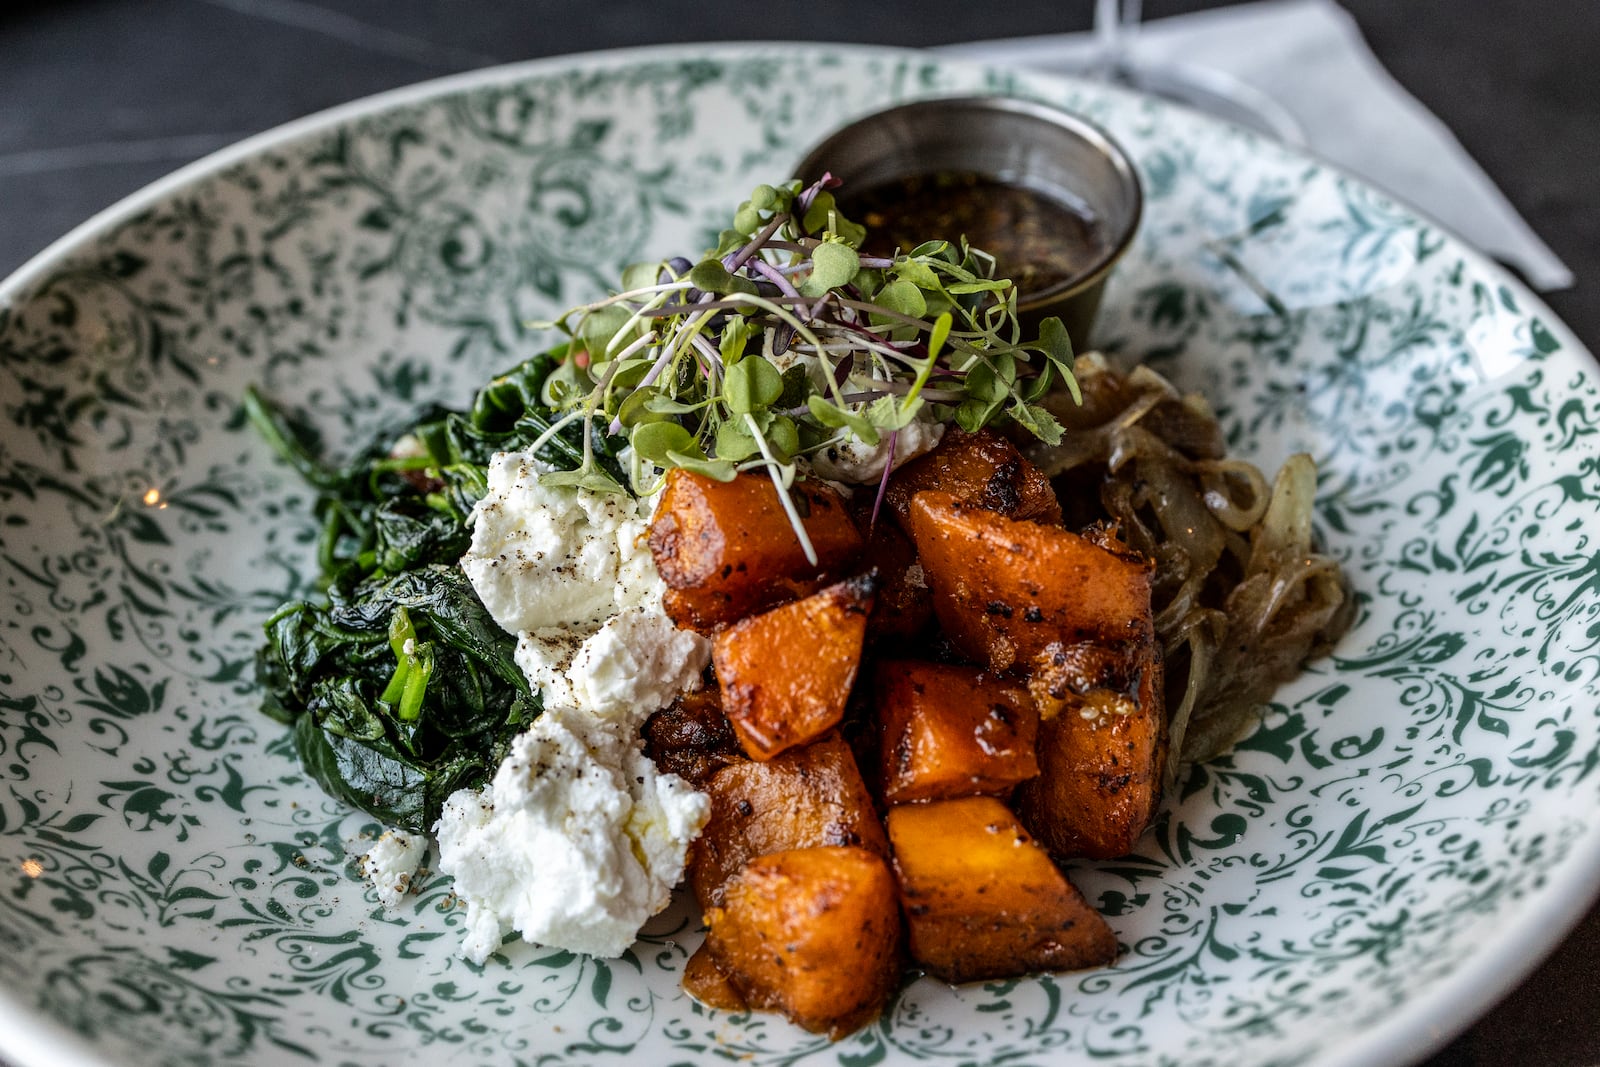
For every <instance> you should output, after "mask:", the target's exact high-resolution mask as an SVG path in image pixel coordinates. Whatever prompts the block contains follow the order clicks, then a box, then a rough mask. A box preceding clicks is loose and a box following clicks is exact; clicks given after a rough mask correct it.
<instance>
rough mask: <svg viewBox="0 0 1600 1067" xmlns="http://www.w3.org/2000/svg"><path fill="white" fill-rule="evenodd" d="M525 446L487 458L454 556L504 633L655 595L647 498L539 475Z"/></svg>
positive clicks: (595, 614) (570, 621)
mask: <svg viewBox="0 0 1600 1067" xmlns="http://www.w3.org/2000/svg"><path fill="white" fill-rule="evenodd" d="M547 469H548V468H547V467H546V466H545V465H544V464H543V463H541V462H539V461H538V460H537V459H535V458H534V457H533V456H532V455H529V454H526V453H521V452H501V453H499V454H497V455H496V456H495V457H494V458H493V459H492V460H490V462H489V473H488V492H486V493H485V494H484V496H483V498H482V499H481V500H479V501H478V504H477V506H476V507H475V508H474V509H473V513H472V545H471V547H470V548H468V550H467V554H466V555H465V556H464V557H463V558H462V560H461V569H462V570H463V571H465V572H466V575H467V578H468V579H469V580H470V581H471V582H472V587H473V589H475V590H477V593H478V598H479V599H480V600H482V601H483V606H484V607H485V608H487V609H488V611H489V614H490V615H491V616H492V617H493V618H494V621H495V622H497V623H499V624H500V626H501V628H502V629H504V630H506V631H507V632H508V633H521V632H522V631H524V630H538V629H540V628H542V627H550V626H573V625H580V624H587V623H600V622H603V621H605V620H606V619H607V618H609V617H610V616H612V615H613V614H615V613H616V612H617V611H618V610H619V609H621V608H625V607H630V606H632V605H634V604H637V603H639V602H641V601H642V600H644V599H646V598H648V597H649V596H650V595H651V594H652V593H655V594H656V595H658V596H659V588H660V586H661V579H660V577H659V576H658V575H657V574H656V573H655V566H654V563H653V561H652V560H651V558H650V550H649V547H648V546H647V545H645V543H644V537H645V533H646V530H647V528H648V524H649V520H650V509H649V505H648V504H646V503H645V502H642V501H638V500H635V499H634V498H633V497H630V496H626V495H624V494H621V493H595V492H591V491H589V490H587V489H576V488H567V487H557V486H545V485H542V484H540V482H539V475H540V474H541V473H544V472H545V471H546V470H547Z"/></svg>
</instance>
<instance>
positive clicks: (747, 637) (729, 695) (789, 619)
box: [711, 575, 876, 760]
mask: <svg viewBox="0 0 1600 1067" xmlns="http://www.w3.org/2000/svg"><path fill="white" fill-rule="evenodd" d="M875 586H876V579H875V578H873V577H872V576H870V575H863V576H859V577H856V578H850V579H847V580H845V581H843V582H839V583H837V584H835V585H831V586H829V587H828V588H826V589H824V590H822V591H821V592H820V593H814V594H812V595H811V596H808V597H806V598H805V599H804V600H797V601H795V602H794V603H793V604H785V605H784V606H783V607H780V608H773V609H772V610H771V611H768V612H764V613H763V614H760V615H752V616H750V617H749V618H746V619H742V620H740V621H739V622H737V623H735V624H734V625H732V626H730V627H728V628H727V629H726V630H723V631H722V632H720V633H719V634H717V636H716V638H715V640H714V641H713V642H712V645H711V663H712V666H713V667H714V668H715V669H716V673H717V682H718V684H719V685H721V687H722V710H723V713H724V714H726V715H727V717H728V722H730V723H731V724H732V725H733V732H734V734H735V736H737V737H738V738H739V743H740V744H741V745H742V746H743V747H744V750H745V752H746V753H747V754H748V755H749V756H750V758H751V759H758V760H766V759H771V758H772V757H773V756H776V755H777V754H778V753H780V752H783V751H784V750H786V749H790V748H793V747H795V746H796V745H803V744H805V743H806V742H808V741H810V740H812V739H813V738H815V737H819V736H821V735H822V734H824V733H826V732H827V731H829V730H831V729H833V728H834V727H835V726H837V725H838V723H839V720H840V719H841V718H843V717H844V707H845V703H846V701H848V700H849V699H850V687H851V686H852V685H854V684H855V680H856V671H857V670H858V669H859V667H860V666H861V648H862V644H863V642H864V641H865V639H866V635H867V617H868V615H869V614H870V613H871V612H872V597H873V590H874V588H875Z"/></svg>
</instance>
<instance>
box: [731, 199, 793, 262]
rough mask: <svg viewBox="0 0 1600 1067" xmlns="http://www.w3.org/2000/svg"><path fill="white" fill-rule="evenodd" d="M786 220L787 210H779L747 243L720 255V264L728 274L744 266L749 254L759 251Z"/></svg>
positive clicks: (787, 218)
mask: <svg viewBox="0 0 1600 1067" xmlns="http://www.w3.org/2000/svg"><path fill="white" fill-rule="evenodd" d="M788 221H789V213H788V212H787V211H780V212H778V213H777V214H776V215H774V216H772V221H771V222H769V223H767V224H766V225H765V226H763V227H762V228H761V232H760V233H758V234H756V235H755V236H754V237H752V238H751V239H750V243H749V244H747V245H745V246H744V247H743V248H741V249H739V250H738V251H737V252H730V253H728V254H727V255H726V256H724V257H722V266H723V267H724V269H726V270H727V272H728V273H729V274H732V273H734V272H735V271H737V270H738V269H739V268H740V267H742V266H744V265H745V264H746V263H747V262H749V260H750V257H751V256H753V255H755V254H756V253H757V252H759V251H761V248H762V246H763V245H765V244H766V243H767V241H769V240H770V239H771V238H772V235H773V234H775V233H777V232H778V229H779V227H781V226H782V225H783V224H784V223H785V222H788Z"/></svg>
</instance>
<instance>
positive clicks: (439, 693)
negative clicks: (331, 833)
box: [245, 347, 623, 832]
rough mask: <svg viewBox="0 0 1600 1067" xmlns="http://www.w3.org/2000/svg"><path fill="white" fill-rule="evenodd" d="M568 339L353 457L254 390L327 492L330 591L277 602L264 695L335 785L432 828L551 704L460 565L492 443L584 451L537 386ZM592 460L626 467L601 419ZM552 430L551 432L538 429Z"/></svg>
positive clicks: (287, 453)
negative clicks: (327, 446)
mask: <svg viewBox="0 0 1600 1067" xmlns="http://www.w3.org/2000/svg"><path fill="white" fill-rule="evenodd" d="M564 354H565V348H564V347H560V348H556V349H554V350H552V351H551V352H548V353H545V354H542V355H540V356H537V357H535V358H534V359H531V360H528V361H526V362H524V363H522V364H520V365H518V366H517V367H515V368H513V369H512V370H510V371H509V372H507V373H505V374H503V375H501V376H499V377H497V378H495V379H494V380H493V381H491V382H490V383H489V384H488V385H487V386H485V387H484V388H483V389H482V390H480V391H479V392H478V394H477V396H476V397H475V398H474V400H473V403H472V406H471V408H470V409H468V410H466V411H452V410H448V409H445V408H440V407H433V408H429V409H427V410H425V411H423V412H421V413H420V414H419V415H417V416H416V417H414V418H413V419H412V420H411V421H409V422H408V423H407V424H405V425H403V426H401V427H398V428H393V429H389V430H386V431H384V432H381V433H379V434H378V435H377V436H376V437H375V439H374V440H373V442H372V443H371V444H370V445H368V446H367V447H366V448H365V449H363V450H362V451H361V452H359V453H358V454H357V455H356V456H355V457H354V458H352V459H351V460H350V461H348V462H347V463H346V464H345V465H344V466H342V467H337V468H336V467H333V466H330V465H329V464H328V463H327V462H326V461H325V460H324V459H323V458H322V447H321V444H320V442H319V441H318V440H317V438H316V436H315V434H314V433H312V432H310V431H309V430H308V429H306V428H305V427H304V426H303V425H302V424H301V423H300V422H299V421H297V420H296V419H295V418H294V417H293V416H291V415H290V414H288V413H287V412H285V411H283V410H281V409H279V408H278V407H277V406H275V405H274V404H272V403H271V402H270V401H268V400H267V399H266V398H265V397H263V396H262V395H261V394H259V393H258V392H255V391H251V392H250V393H248V394H247V396H246V398H245V408H246V411H247V413H248V414H249V416H250V419H251V421H252V422H253V423H254V424H255V425H256V427H257V428H258V429H259V430H260V431H261V432H262V434H263V435H264V436H265V437H266V438H267V440H268V441H269V442H271V443H272V445H273V447H274V448H275V449H276V450H277V451H278V452H279V453H280V454H281V455H282V456H283V457H284V458H285V459H286V460H288V461H289V462H290V463H291V464H293V465H294V467H295V468H296V469H297V470H298V471H299V472H300V473H301V475H302V476H303V477H304V478H305V479H306V481H307V482H309V483H310V484H311V485H312V486H313V487H314V488H315V489H316V490H317V492H318V497H317V504H316V514H317V516H318V518H319V519H320V520H321V522H322V534H321V537H320V539H319V542H318V563H319V566H320V572H321V577H320V581H319V586H320V589H321V592H322V594H323V595H322V596H320V597H318V598H315V599H302V600H294V601H291V602H289V603H287V604H284V605H283V606H282V607H281V608H279V609H278V611H277V612H276V613H274V614H273V616H272V617H271V618H270V619H269V620H268V621H267V623H266V631H267V641H266V644H265V645H264V646H263V647H262V648H261V650H260V652H259V654H258V656H257V673H258V677H259V679H260V681H261V683H262V686H263V688H264V690H265V691H266V697H265V704H264V709H263V710H265V711H266V712H267V714H269V715H271V716H272V717H273V718H275V719H277V720H279V721H281V722H284V723H287V724H292V725H293V727H294V741H295V746H296V748H297V749H298V750H299V754H300V758H301V760H302V762H303V764H304V766H305V768H306V770H307V772H308V773H310V774H311V776H312V777H313V778H315V779H316V781H317V782H318V784H320V785H321V786H322V787H323V788H324V789H326V790H327V791H328V792H329V793H330V794H332V795H333V796H335V797H338V798H340V799H342V800H344V801H346V802H347V803H349V804H351V805H353V806H354V807H357V808H359V809H361V810H363V811H366V812H368V813H370V814H372V815H373V816H375V817H377V818H378V819H381V820H382V821H383V822H385V823H388V824H389V825H393V826H398V827H400V828H402V829H405V830H410V831H414V832H424V831H426V830H428V829H429V828H430V827H431V826H432V825H433V822H434V820H435V819H437V818H438V815H439V809H440V807H441V806H442V805H443V803H444V800H445V798H446V797H448V796H449V795H450V793H452V792H453V791H455V790H456V789H460V788H463V787H469V786H476V785H480V784H482V783H483V782H484V781H486V780H487V779H488V777H489V776H490V775H492V774H493V771H494V768H495V766H496V765H497V764H498V763H499V762H500V760H501V758H502V757H503V756H504V754H505V750H506V747H507V746H508V745H509V743H510V741H511V738H512V736H513V735H514V734H515V733H516V732H517V731H518V730H519V729H520V728H521V726H522V725H523V724H524V723H526V722H527V720H529V719H530V718H532V717H533V716H535V715H537V714H538V712H539V710H540V701H539V696H538V694H537V693H535V692H533V691H532V690H530V688H529V686H528V682H527V680H526V679H525V678H524V677H523V675H522V672H521V671H520V670H519V669H518V668H517V665H516V662H515V660H514V658H513V655H514V652H515V649H516V638H515V637H514V636H512V635H511V634H507V633H505V632H504V631H503V630H501V629H500V627H499V626H497V625H496V624H495V622H494V620H493V619H492V618H490V617H489V614H488V612H487V611H485V610H484V607H483V605H482V603H481V602H480V601H479V600H478V597H477V594H476V593H475V592H474V591H473V589H472V586H471V585H470V583H468V581H467V580H466V578H465V576H464V575H463V574H462V573H461V570H460V568H459V567H457V566H456V563H457V561H458V560H459V559H460V558H461V555H462V553H463V552H464V551H465V550H466V548H467V545H468V543H469V541H470V539H471V532H470V530H469V529H468V526H467V519H468V517H469V516H470V514H471V512H472V506H473V504H474V502H476V500H477V499H478V498H479V497H480V496H481V495H482V494H483V491H484V485H485V481H484V479H485V471H486V469H487V467H488V464H489V460H490V458H491V457H492V456H493V455H494V454H495V453H496V452H501V451H520V450H526V449H528V448H530V447H531V446H533V445H535V444H539V450H538V453H537V454H538V456H539V458H541V459H543V460H545V461H546V462H548V463H550V464H552V465H553V466H556V467H560V468H567V469H570V468H573V467H577V466H578V465H579V464H580V463H581V462H582V461H583V458H584V448H583V440H582V434H583V432H584V430H583V426H582V424H575V423H569V425H568V426H566V427H562V428H559V429H556V430H554V432H552V427H553V425H554V422H555V420H556V419H557V418H558V417H559V416H558V415H557V413H555V412H553V411H552V410H551V409H550V408H549V407H548V406H546V405H545V403H544V402H543V400H542V392H541V391H542V389H543V387H544V386H545V383H546V380H547V379H548V378H549V376H550V374H551V372H552V371H553V370H554V369H555V368H556V367H557V366H558V363H559V361H560V359H561V357H562V356H563V355H564ZM593 433H594V439H593V440H592V441H591V443H590V444H591V447H590V455H591V456H592V457H593V460H592V462H598V463H599V464H601V465H602V467H603V468H605V469H606V470H608V472H609V473H610V474H611V475H612V476H613V477H615V478H616V479H618V481H621V480H622V479H623V471H622V469H621V467H620V466H619V465H618V464H617V459H616V455H615V448H616V443H615V441H614V439H613V441H607V440H604V439H603V437H602V434H601V433H600V432H599V431H598V430H595V431H593ZM541 439H543V442H542V444H541V443H540V441H541Z"/></svg>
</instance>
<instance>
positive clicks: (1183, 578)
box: [1029, 353, 1355, 762]
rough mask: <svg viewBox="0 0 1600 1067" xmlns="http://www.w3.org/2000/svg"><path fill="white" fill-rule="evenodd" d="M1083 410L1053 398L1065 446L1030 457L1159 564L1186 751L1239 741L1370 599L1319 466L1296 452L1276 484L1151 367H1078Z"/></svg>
mask: <svg viewBox="0 0 1600 1067" xmlns="http://www.w3.org/2000/svg"><path fill="white" fill-rule="evenodd" d="M1077 376H1078V382H1079V386H1080V387H1081V389H1082V391H1083V404H1082V405H1081V406H1080V405H1077V404H1074V403H1073V402H1072V401H1071V399H1070V398H1067V397H1059V398H1053V399H1052V401H1051V402H1050V407H1051V411H1052V413H1053V414H1054V415H1055V416H1056V417H1057V418H1058V419H1059V420H1060V421H1061V423H1062V425H1063V426H1064V427H1065V428H1066V430H1065V433H1064V435H1063V437H1062V440H1061V442H1060V444H1058V445H1037V446H1035V447H1034V449H1033V450H1032V451H1031V452H1030V454H1029V458H1030V459H1032V460H1033V461H1034V462H1035V463H1037V464H1038V465H1039V466H1040V467H1041V468H1042V469H1043V470H1044V472H1045V473H1046V474H1047V475H1049V476H1050V477H1051V479H1052V480H1053V481H1054V482H1055V485H1056V489H1057V492H1058V494H1059V495H1060V496H1061V499H1062V504H1063V508H1064V509H1065V510H1066V512H1067V515H1068V522H1073V521H1077V522H1080V523H1087V522H1092V521H1098V520H1110V521H1111V522H1114V523H1116V524H1117V527H1118V530H1119V533H1120V534H1121V537H1122V539H1123V541H1124V542H1125V543H1127V544H1128V545H1129V546H1130V547H1132V548H1135V549H1137V550H1139V551H1140V552H1143V553H1145V554H1146V555H1148V556H1150V557H1151V558H1152V559H1154V560H1155V561H1156V575H1155V582H1154V586H1153V597H1154V601H1155V603H1154V607H1155V613H1156V618H1155V625H1156V634H1157V636H1158V637H1159V638H1160V640H1161V642H1162V647H1163V652H1164V654H1165V660H1166V680H1167V709H1168V715H1169V716H1170V736H1171V743H1172V751H1173V752H1174V753H1175V754H1177V756H1178V758H1179V760H1181V761H1182V762H1189V761H1193V760H1203V759H1208V758H1210V757H1211V756H1214V755H1216V754H1217V753H1219V752H1221V751H1223V750H1224V749H1226V748H1227V747H1228V746H1229V745H1231V744H1232V743H1233V742H1234V741H1235V740H1237V738H1238V737H1239V736H1240V734H1242V733H1243V732H1244V731H1245V730H1246V729H1247V728H1248V727H1249V726H1250V725H1251V723H1253V722H1254V721H1255V720H1256V716H1257V714H1258V711H1259V708H1260V707H1261V705H1263V704H1264V703H1266V702H1267V701H1268V700H1270V699H1271V697H1272V693H1273V691H1274V690H1275V689H1276V688H1277V687H1278V686H1279V685H1280V684H1281V683H1283V682H1285V681H1287V680H1288V679H1290V678H1292V677H1294V676H1295V675H1296V674H1297V673H1299V671H1300V668H1301V665H1302V664H1304V663H1305V662H1306V661H1307V660H1309V659H1311V658H1314V657H1316V656H1318V655H1321V654H1323V653H1324V652H1326V651H1327V650H1328V649H1329V648H1330V647H1332V645H1333V643H1334V642H1335V641H1337V640H1338V638H1339V636H1340V635H1341V634H1343V633H1344V631H1345V630H1346V629H1347V628H1348V627H1349V625H1350V622H1351V619H1352V617H1353V615H1354V609H1355V602H1354V600H1353V598H1352V597H1351V596H1350V595H1349V590H1348V588H1347V586H1346V584H1345V580H1344V576H1343V574H1342V573H1341V571H1340V569H1339V564H1338V561H1337V560H1335V559H1334V558H1333V557H1331V556H1328V555H1326V554H1324V553H1323V552H1321V550H1320V548H1319V546H1317V545H1316V543H1315V540H1314V535H1313V532H1312V527H1311V517H1312V504H1313V501H1314V498H1315V494H1316V486H1317V468H1316V464H1315V463H1314V462H1313V461H1312V460H1311V457H1309V456H1306V455H1296V456H1291V457H1290V458H1289V460H1288V461H1287V462H1286V463H1284V465H1283V468H1282V469H1281V470H1280V471H1279V472H1278V475H1277V477H1276V478H1275V479H1273V480H1272V481H1271V482H1270V483H1269V482H1268V480H1267V478H1266V476H1265V475H1263V474H1262V472H1261V471H1259V470H1258V469H1257V468H1256V467H1254V466H1253V465H1252V464H1250V463H1247V462H1245V461H1243V460H1238V459H1228V458H1226V457H1225V455H1224V438H1223V433H1222V428H1221V426H1220V425H1218V423H1217V420H1216V418H1215V417H1214V416H1213V415H1212V413H1211V410H1210V408H1209V407H1208V406H1207V405H1206V403H1205V401H1204V400H1203V399H1201V398H1199V397H1197V396H1184V395H1182V394H1180V393H1179V392H1178V391H1177V389H1175V388H1174V387H1173V386H1172V384H1171V383H1170V382H1168V381H1167V380H1166V379H1165V378H1163V377H1161V376H1160V375H1159V374H1157V373H1156V372H1155V371H1153V370H1150V369H1149V368H1148V367H1137V368H1135V369H1134V370H1133V371H1132V372H1130V373H1128V374H1126V375H1123V374H1120V373H1118V372H1117V371H1116V370H1114V369H1113V368H1112V367H1111V366H1110V365H1109V364H1108V363H1107V362H1106V361H1105V359H1104V358H1103V357H1101V356H1100V355H1098V354H1095V353H1090V354H1088V355H1084V356H1081V357H1079V359H1078V361H1077Z"/></svg>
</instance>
